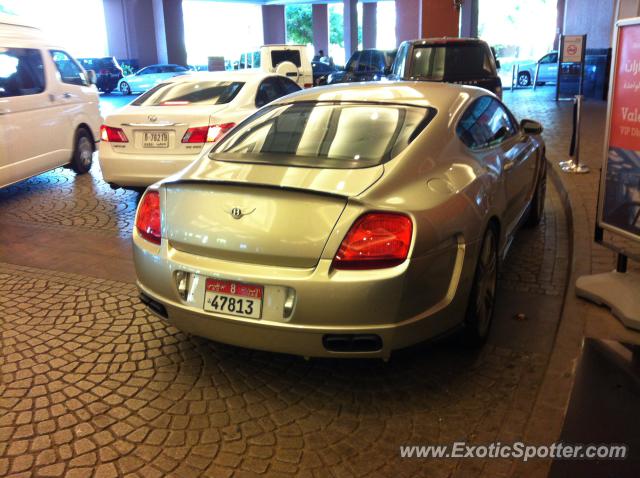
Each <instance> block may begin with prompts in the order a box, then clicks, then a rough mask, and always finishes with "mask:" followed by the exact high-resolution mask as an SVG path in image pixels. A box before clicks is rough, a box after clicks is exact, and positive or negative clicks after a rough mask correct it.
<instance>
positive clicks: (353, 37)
mask: <svg viewBox="0 0 640 478" xmlns="http://www.w3.org/2000/svg"><path fill="white" fill-rule="evenodd" d="M343 2H344V54H345V56H346V58H345V62H346V61H348V60H349V58H350V57H351V55H352V54H353V52H355V51H356V50H357V49H358V9H357V6H358V0H343Z"/></svg>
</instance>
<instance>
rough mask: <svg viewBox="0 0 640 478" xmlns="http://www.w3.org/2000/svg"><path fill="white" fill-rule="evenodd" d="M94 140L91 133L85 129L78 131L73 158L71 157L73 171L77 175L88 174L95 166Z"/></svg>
mask: <svg viewBox="0 0 640 478" xmlns="http://www.w3.org/2000/svg"><path fill="white" fill-rule="evenodd" d="M93 150H94V145H93V139H92V138H91V135H90V134H89V132H88V131H87V130H86V129H84V128H79V129H78V131H76V138H75V142H74V147H73V156H72V157H71V169H73V170H74V171H75V172H76V174H85V173H88V172H89V170H90V169H91V165H92V164H93Z"/></svg>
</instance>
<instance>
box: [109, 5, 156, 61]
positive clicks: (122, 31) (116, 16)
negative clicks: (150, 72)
mask: <svg viewBox="0 0 640 478" xmlns="http://www.w3.org/2000/svg"><path fill="white" fill-rule="evenodd" d="M103 5H104V15H105V23H106V27H107V43H108V46H109V54H110V55H113V56H115V57H116V58H118V59H121V60H132V61H135V62H137V64H138V66H140V67H143V66H146V65H150V64H153V63H157V62H158V52H157V45H156V29H155V21H154V13H153V12H154V8H153V1H152V0H126V1H125V0H103Z"/></svg>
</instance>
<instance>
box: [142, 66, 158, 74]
mask: <svg viewBox="0 0 640 478" xmlns="http://www.w3.org/2000/svg"><path fill="white" fill-rule="evenodd" d="M156 73H160V68H159V67H157V66H147V67H146V68H143V69H142V70H140V71H138V75H155V74H156Z"/></svg>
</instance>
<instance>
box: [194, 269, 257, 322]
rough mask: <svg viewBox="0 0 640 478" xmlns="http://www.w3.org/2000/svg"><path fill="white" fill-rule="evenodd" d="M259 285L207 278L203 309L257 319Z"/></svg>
mask: <svg viewBox="0 0 640 478" xmlns="http://www.w3.org/2000/svg"><path fill="white" fill-rule="evenodd" d="M263 295H264V287H262V286H261V285H251V284H241V283H239V282H232V281H227V280H218V279H207V281H206V283H205V293H204V310H206V311H208V312H218V313H220V314H229V315H235V316H237V317H248V318H251V319H259V318H260V317H261V316H262V296H263Z"/></svg>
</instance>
